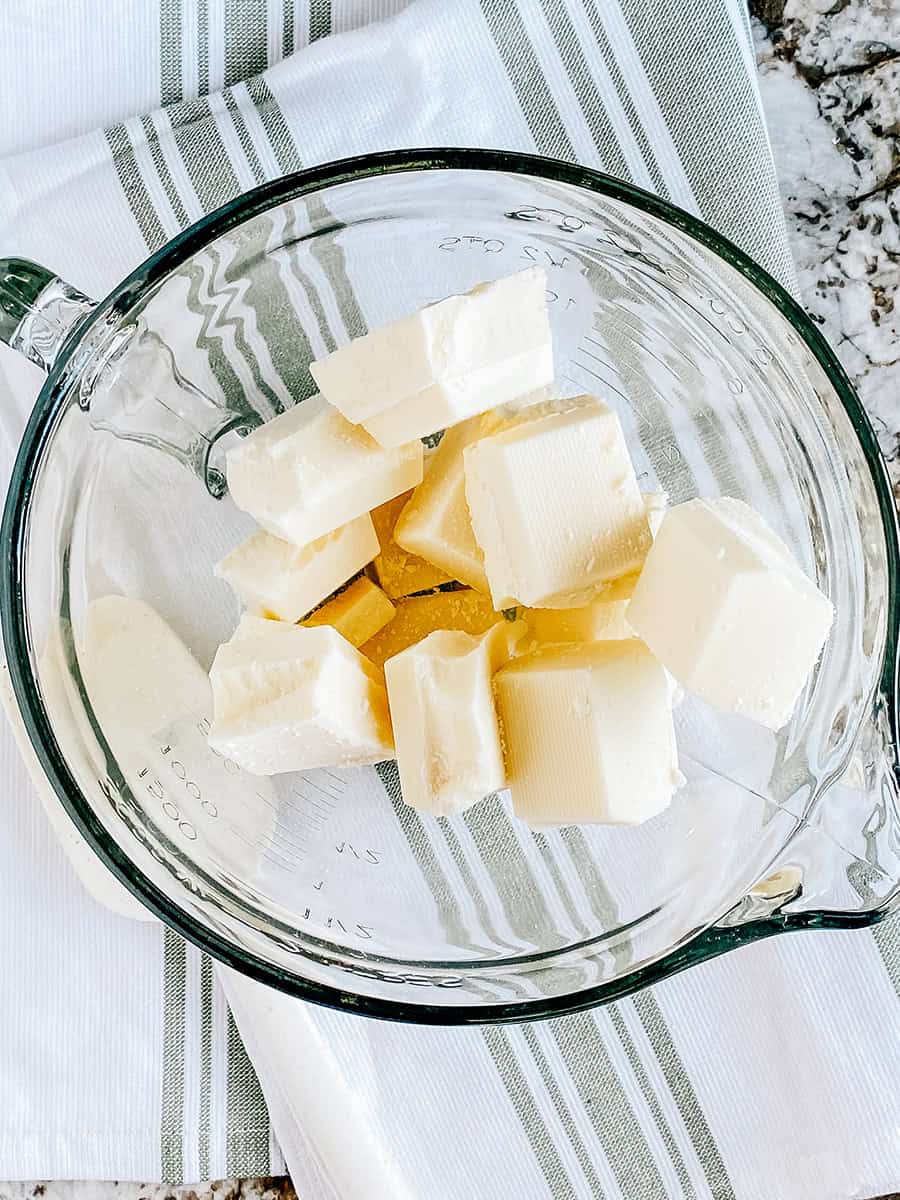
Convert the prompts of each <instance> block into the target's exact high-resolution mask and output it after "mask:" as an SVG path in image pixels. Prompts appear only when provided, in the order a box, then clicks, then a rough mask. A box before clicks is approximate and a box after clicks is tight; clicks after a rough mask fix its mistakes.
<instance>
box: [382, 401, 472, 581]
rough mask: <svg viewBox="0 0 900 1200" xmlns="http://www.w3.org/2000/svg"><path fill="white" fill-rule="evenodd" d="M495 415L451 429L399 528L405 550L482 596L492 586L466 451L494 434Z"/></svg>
mask: <svg viewBox="0 0 900 1200" xmlns="http://www.w3.org/2000/svg"><path fill="white" fill-rule="evenodd" d="M489 416H490V414H488V413H484V414H482V415H480V416H477V417H471V418H470V419H469V420H468V421H463V422H462V423H461V424H460V425H456V426H454V428H453V429H448V430H447V432H446V433H445V434H444V436H443V437H442V438H441V441H440V444H439V445H438V447H437V449H436V450H435V452H434V454H433V455H432V457H431V462H430V463H429V464H428V466H427V469H426V471H425V477H424V478H423V480H422V482H421V483H420V484H419V486H418V487H417V488H416V489H415V491H414V492H413V494H412V497H411V498H410V500H409V502H408V503H407V505H406V507H405V508H404V509H403V511H402V512H401V513H400V517H399V519H398V521H397V524H396V525H395V527H394V540H395V541H396V542H397V544H398V545H399V546H402V547H403V549H404V550H408V551H410V553H412V554H417V555H419V556H420V557H421V558H424V559H426V560H427V561H428V562H430V563H434V564H435V566H438V567H440V568H441V569H442V570H443V571H446V572H447V574H448V575H449V576H450V577H451V578H452V579H458V580H459V581H460V583H465V584H467V585H468V586H469V587H473V588H478V590H479V591H482V592H488V591H490V588H489V586H488V581H487V576H486V575H485V573H484V555H483V554H482V553H481V547H480V546H479V545H478V543H477V542H476V541H475V533H474V531H473V529H472V521H471V519H470V517H469V505H468V503H467V502H466V477H465V474H464V471H463V451H464V450H465V449H466V447H467V446H471V445H472V444H473V443H474V442H477V441H478V440H479V438H482V437H484V436H485V434H486V433H488V432H489V431H490V427H489V422H488V418H489Z"/></svg>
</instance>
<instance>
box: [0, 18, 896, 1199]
mask: <svg viewBox="0 0 900 1200" xmlns="http://www.w3.org/2000/svg"><path fill="white" fill-rule="evenodd" d="M751 10H752V11H753V13H754V15H755V17H756V18H758V19H757V20H756V21H755V22H754V33H755V38H756V48H757V60H758V63H759V82H760V90H761V93H762V98H763V104H764V105H765V108H766V116H767V120H768V124H769V129H770V133H771V137H772V145H773V150H774V153H775V159H776V165H777V168H778V173H779V179H780V182H781V194H782V200H783V203H784V209H785V217H786V221H787V228H788V235H789V237H790V242H791V249H792V251H793V255H794V260H795V262H796V265H797V276H798V283H799V286H800V291H801V295H802V298H803V301H804V303H805V305H806V307H807V309H808V310H809V312H810V313H811V314H812V315H813V317H814V318H815V320H816V321H817V322H818V323H819V324H820V325H821V327H822V330H823V332H824V334H825V335H826V337H827V338H828V340H829V341H830V342H831V344H832V346H833V347H834V348H835V349H836V351H837V353H838V356H839V357H840V359H841V361H842V362H843V364H844V367H845V369H846V370H847V372H848V374H849V375H850V377H851V379H852V380H853V382H854V383H855V384H856V386H857V388H858V389H859V392H860V395H861V396H862V399H863V401H864V403H865V405H866V407H867V408H868V411H869V413H870V416H871V418H872V421H873V423H874V425H875V428H876V430H877V432H878V436H879V440H880V442H881V446H882V449H883V451H884V453H885V456H886V457H887V458H888V461H889V463H890V466H891V472H892V478H893V480H894V489H895V494H896V495H897V497H898V500H900V304H897V302H898V299H900V297H898V292H900V0H788V2H787V3H785V0H752V3H751ZM895 305H897V306H896V307H895ZM0 1200H294V1192H293V1189H292V1188H291V1185H290V1182H289V1181H288V1180H286V1179H252V1180H225V1181H219V1182H216V1183H211V1184H208V1185H203V1186H194V1187H190V1188H176V1189H173V1188H168V1187H159V1186H156V1185H153V1184H137V1183H41V1184H35V1183H12V1184H9V1183H0ZM887 1200H900V1196H896V1197H890V1198H887Z"/></svg>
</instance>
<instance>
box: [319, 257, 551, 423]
mask: <svg viewBox="0 0 900 1200" xmlns="http://www.w3.org/2000/svg"><path fill="white" fill-rule="evenodd" d="M309 369H310V371H311V373H312V376H313V378H314V379H315V381H316V383H317V384H318V386H319V388H320V390H321V391H322V393H323V395H325V396H327V397H328V399H329V400H330V401H331V403H332V404H334V405H335V407H336V408H338V409H340V411H341V412H342V413H343V415H344V416H345V417H346V418H347V420H348V421H352V422H353V423H354V424H357V425H363V426H364V427H365V428H366V429H367V430H368V431H369V433H371V434H372V436H373V437H374V438H375V439H376V440H377V441H378V442H380V443H381V445H383V446H399V445H402V444H403V443H405V442H409V441H411V440H412V439H413V438H420V437H425V436H426V435H427V434H431V433H435V432H436V431H437V430H439V429H444V428H446V427H448V426H450V425H455V424H457V423H458V422H459V421H462V420H465V418H466V417H471V416H474V415H475V414H476V413H480V412H483V411H484V410H485V409H487V408H491V407H494V406H495V405H498V404H504V403H507V402H510V401H515V400H518V399H519V398H520V397H521V396H524V395H525V394H526V393H528V392H530V391H532V390H534V389H535V388H539V387H543V386H545V385H547V384H549V383H551V382H552V380H553V346H552V341H551V337H550V322H549V319H548V316H547V300H546V279H545V276H544V272H543V270H541V268H539V267H530V268H529V269H528V270H525V271H520V272H518V273H517V274H515V275H508V276H506V277H505V278H503V279H498V280H496V281H494V282H488V283H481V284H479V285H478V286H477V287H475V288H473V289H472V291H470V292H466V293H465V294H464V295H462V296H449V297H448V298H447V299H446V300H440V301H438V303H436V304H430V305H429V306H428V307H427V308H423V309H422V310H421V311H420V312H417V313H414V314H413V315H412V316H410V317H405V318H403V319H402V320H399V321H394V322H393V324H391V325H386V326H384V327H383V328H381V329H375V330H373V331H372V332H371V333H367V334H366V335H365V336H364V337H361V338H356V339H355V340H354V341H352V342H350V343H349V345H347V346H342V347H340V348H339V349H338V350H335V351H334V352H333V353H332V354H329V355H328V357H327V358H323V359H320V360H319V361H318V362H314V363H310V368H309Z"/></svg>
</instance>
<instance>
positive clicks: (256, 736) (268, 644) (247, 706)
mask: <svg viewBox="0 0 900 1200" xmlns="http://www.w3.org/2000/svg"><path fill="white" fill-rule="evenodd" d="M209 678H210V682H211V684H212V689H213V711H214V720H213V724H212V728H211V730H210V733H209V744H210V746H212V748H213V749H214V750H217V751H218V752H219V753H220V754H224V755H226V756H227V757H229V758H232V759H234V761H235V762H236V763H238V765H239V766H242V767H243V768H244V769H245V770H247V771H250V772H251V773H252V774H254V775H275V774H279V773H280V772H282V771H304V770H309V769H311V768H313V767H330V766H342V767H349V766H357V765H360V764H363V763H374V762H380V761H381V760H383V759H385V758H390V757H391V756H392V754H393V738H392V736H391V725H390V716H389V713H388V707H387V695H386V692H385V689H384V684H383V682H382V680H381V678H380V675H379V672H378V671H377V669H376V668H375V667H373V666H372V664H371V663H370V662H368V660H367V659H365V658H363V656H362V655H361V654H360V653H359V651H358V650H356V649H355V648H354V647H353V646H351V645H350V643H349V642H348V641H346V640H345V639H344V638H342V637H341V635H340V634H339V633H338V632H337V630H336V629H332V628H331V627H330V626H328V625H322V626H319V627H318V628H307V627H305V626H302V625H288V624H285V623H284V622H281V621H263V620H260V619H259V618H255V617H247V616H245V617H244V618H242V620H241V624H240V626H239V627H238V630H237V632H236V634H235V636H234V637H233V638H232V640H231V641H230V642H226V643H225V645H223V646H220V647H219V649H218V651H217V652H216V657H215V659H214V660H213V665H212V669H211V670H210V673H209Z"/></svg>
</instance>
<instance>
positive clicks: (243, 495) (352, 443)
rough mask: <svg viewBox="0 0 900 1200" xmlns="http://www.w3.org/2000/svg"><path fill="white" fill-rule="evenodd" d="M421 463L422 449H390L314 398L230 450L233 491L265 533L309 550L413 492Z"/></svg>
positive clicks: (419, 445) (321, 398) (412, 445)
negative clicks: (327, 536)
mask: <svg viewBox="0 0 900 1200" xmlns="http://www.w3.org/2000/svg"><path fill="white" fill-rule="evenodd" d="M422 461H423V448H422V443H421V442H419V441H413V442H410V443H408V444H407V445H402V446H398V447H396V448H395V449H391V450H385V449H384V448H383V447H381V446H379V445H378V443H377V442H376V441H374V440H373V438H371V437H370V436H369V434H367V433H366V431H365V430H364V429H360V428H359V427H358V426H355V425H351V424H350V423H349V422H348V421H345V420H344V418H343V417H342V416H341V414H340V413H339V412H338V411H337V409H335V408H332V406H331V405H330V404H329V403H328V401H327V400H326V399H325V398H324V396H311V397H310V398H309V399H308V400H304V401H302V402H301V403H300V404H297V405H296V406H295V407H294V408H290V409H288V411H287V412H284V413H282V414H281V415H280V416H278V417H275V419H274V420H272V421H269V422H268V423H267V424H265V425H262V426H261V427H260V428H259V429H255V430H254V431H253V433H251V434H250V436H249V437H248V438H246V439H245V440H244V441H243V442H241V443H240V445H238V446H235V448H234V449H233V450H230V451H229V453H228V458H227V475H228V490H229V491H230V492H231V498H232V499H233V500H234V502H235V504H236V505H237V506H238V508H241V509H243V510H244V512H248V513H249V514H250V515H251V516H252V517H254V518H255V519H256V520H257V521H258V522H259V524H260V525H261V526H262V527H263V529H265V530H267V531H268V532H269V533H271V534H274V536H275V537H280V538H283V539H284V540H285V541H286V542H292V543H293V544H294V545H295V546H305V545H306V544H307V543H308V542H312V541H315V539H316V538H320V537H322V536H323V535H324V534H326V533H331V532H332V530H334V529H338V528H339V527H340V526H341V525H346V524H347V523H348V522H349V521H352V520H354V519H355V518H356V517H359V516H362V514H363V513H367V512H369V511H370V510H371V509H373V508H376V507H377V506H378V505H379V504H383V503H384V502H385V501H386V500H390V499H391V498H392V497H393V496H398V495H399V494H400V493H401V492H405V491H408V490H409V489H410V488H412V487H415V486H416V484H417V483H419V482H421V479H422Z"/></svg>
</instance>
